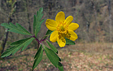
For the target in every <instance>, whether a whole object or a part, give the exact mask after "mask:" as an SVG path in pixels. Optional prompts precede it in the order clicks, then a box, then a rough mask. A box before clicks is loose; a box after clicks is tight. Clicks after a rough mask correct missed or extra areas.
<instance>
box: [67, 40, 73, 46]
mask: <svg viewBox="0 0 113 71" xmlns="http://www.w3.org/2000/svg"><path fill="white" fill-rule="evenodd" d="M66 45H75V42H74V41H72V40H69V39H66Z"/></svg>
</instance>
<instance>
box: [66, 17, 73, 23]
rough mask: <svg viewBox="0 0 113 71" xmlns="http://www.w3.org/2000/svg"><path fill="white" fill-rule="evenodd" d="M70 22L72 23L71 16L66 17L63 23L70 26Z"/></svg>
mask: <svg viewBox="0 0 113 71" xmlns="http://www.w3.org/2000/svg"><path fill="white" fill-rule="evenodd" d="M72 21H73V17H72V16H68V17H67V18H66V20H65V23H66V24H67V25H69V24H71V22H72Z"/></svg>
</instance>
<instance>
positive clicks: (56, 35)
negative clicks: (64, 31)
mask: <svg viewBox="0 0 113 71" xmlns="http://www.w3.org/2000/svg"><path fill="white" fill-rule="evenodd" d="M57 37H58V31H53V32H52V34H51V35H50V41H51V42H56V41H57Z"/></svg>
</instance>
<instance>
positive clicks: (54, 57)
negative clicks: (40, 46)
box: [44, 46, 59, 68]
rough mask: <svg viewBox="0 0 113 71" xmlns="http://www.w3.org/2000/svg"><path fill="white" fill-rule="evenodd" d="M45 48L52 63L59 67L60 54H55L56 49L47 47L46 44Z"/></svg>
mask: <svg viewBox="0 0 113 71" xmlns="http://www.w3.org/2000/svg"><path fill="white" fill-rule="evenodd" d="M44 50H45V53H46V55H47V57H48V58H49V60H50V61H51V63H52V64H53V65H54V66H55V67H56V68H57V67H58V63H59V57H58V55H57V54H55V53H54V51H52V50H51V49H49V48H47V47H46V46H44Z"/></svg>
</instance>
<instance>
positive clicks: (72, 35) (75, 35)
mask: <svg viewBox="0 0 113 71" xmlns="http://www.w3.org/2000/svg"><path fill="white" fill-rule="evenodd" d="M68 34H69V35H70V37H66V38H68V39H70V40H72V41H75V40H76V39H77V38H78V36H77V34H76V33H75V32H74V31H73V30H68Z"/></svg>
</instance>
